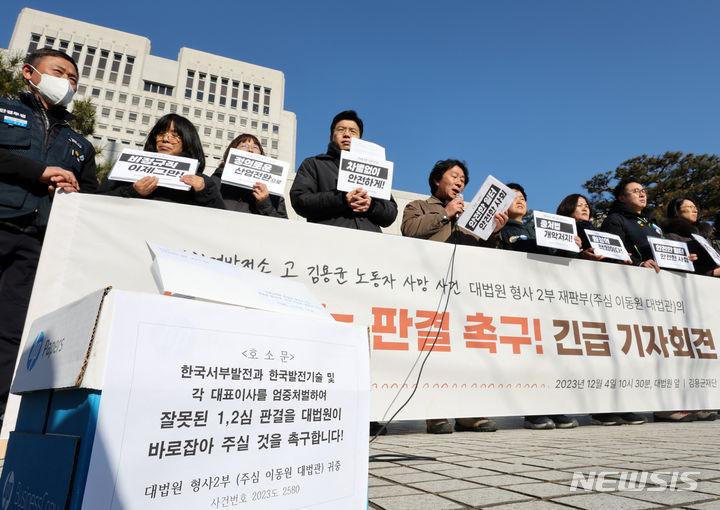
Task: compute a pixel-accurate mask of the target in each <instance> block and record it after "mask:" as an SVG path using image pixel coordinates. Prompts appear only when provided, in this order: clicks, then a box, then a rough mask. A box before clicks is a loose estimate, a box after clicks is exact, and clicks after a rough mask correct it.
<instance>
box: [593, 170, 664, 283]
mask: <svg viewBox="0 0 720 510" xmlns="http://www.w3.org/2000/svg"><path fill="white" fill-rule="evenodd" d="M613 195H614V196H615V201H614V202H613V203H612V205H611V206H610V212H609V214H608V216H607V218H605V221H603V224H602V227H600V230H602V231H603V232H610V233H611V234H616V235H618V236H620V239H622V242H623V244H624V245H625V248H626V249H627V250H628V251H629V252H630V258H631V259H632V261H633V264H634V265H636V266H640V267H648V268H652V269H654V270H655V272H657V273H659V272H660V266H658V265H657V262H655V260H654V259H653V255H652V249H651V248H650V243H649V242H648V240H647V236H651V237H663V233H662V230H661V229H660V227H659V226H658V225H656V224H655V218H654V217H653V215H652V213H651V211H650V210H648V208H647V193H646V191H645V188H643V185H642V184H640V183H639V182H638V180H637V179H635V178H633V177H627V178H625V179H622V180H621V181H620V182H619V183H618V185H617V186H615V189H613Z"/></svg>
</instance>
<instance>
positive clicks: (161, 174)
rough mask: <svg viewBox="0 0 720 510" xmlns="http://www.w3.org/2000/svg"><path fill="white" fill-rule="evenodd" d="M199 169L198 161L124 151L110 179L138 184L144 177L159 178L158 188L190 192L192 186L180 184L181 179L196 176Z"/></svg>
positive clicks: (167, 155)
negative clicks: (185, 176)
mask: <svg viewBox="0 0 720 510" xmlns="http://www.w3.org/2000/svg"><path fill="white" fill-rule="evenodd" d="M197 167H198V160H197V159H192V158H185V157H182V156H171V155H170V154H161V153H159V152H145V151H136V150H133V149H123V151H122V152H121V153H120V157H119V158H118V160H117V161H116V162H115V165H113V167H112V170H110V175H108V179H110V180H113V181H125V182H136V181H139V180H140V179H142V178H143V177H157V178H158V186H161V187H163V188H173V189H180V190H189V189H190V186H189V185H187V184H185V183H184V182H180V178H181V177H183V176H184V175H195V172H196V171H197Z"/></svg>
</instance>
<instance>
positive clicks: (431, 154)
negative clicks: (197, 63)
mask: <svg viewBox="0 0 720 510" xmlns="http://www.w3.org/2000/svg"><path fill="white" fill-rule="evenodd" d="M26 6H27V7H31V8H34V9H38V10H43V11H47V12H51V13H54V14H59V15H62V16H67V17H70V18H74V19H78V20H82V21H87V22H90V23H94V24H97V25H102V26H106V27H110V28H114V29H118V30H123V31H126V32H130V33H133V34H138V35H142V36H145V37H148V38H149V39H150V41H151V43H152V53H153V54H154V55H158V56H161V57H166V58H172V59H176V58H177V54H178V51H179V49H180V47H182V46H187V47H190V48H195V49H198V50H202V51H207V52H210V53H216V54H218V55H223V56H226V57H230V58H234V59H238V60H244V61H247V62H251V63H253V64H258V65H262V66H266V67H271V68H273V69H279V70H281V71H283V72H284V73H285V80H286V83H285V84H286V90H285V109H286V110H290V111H293V112H295V114H296V115H297V122H298V134H297V154H296V161H297V163H298V164H299V162H300V161H302V160H303V159H304V158H305V157H308V156H312V155H315V154H317V153H320V152H324V151H325V148H326V144H327V141H328V137H329V125H330V121H331V119H332V117H333V115H334V114H335V113H337V112H339V111H341V110H344V109H348V108H354V109H356V110H357V111H358V112H359V114H360V116H361V117H362V118H363V120H364V122H365V135H364V137H365V139H367V140H370V141H373V142H376V143H379V144H381V145H383V146H385V147H386V148H387V156H388V159H390V160H391V161H394V162H395V182H394V187H395V188H396V189H402V190H408V191H413V192H417V193H429V189H428V185H427V176H428V174H429V172H430V169H431V168H432V166H433V164H434V162H435V161H437V160H438V159H445V158H450V157H452V158H458V159H464V160H466V161H467V163H468V165H469V168H470V175H471V182H470V185H469V186H468V188H467V190H466V192H465V197H466V200H469V199H470V197H472V195H473V194H474V193H475V192H476V191H477V188H478V186H479V185H480V184H481V182H482V180H483V179H484V178H485V176H486V175H487V174H488V173H491V174H493V175H494V176H495V177H497V178H498V179H500V180H502V181H504V182H511V181H516V182H520V183H521V184H523V185H524V186H525V188H526V190H527V191H528V195H529V204H528V205H529V207H531V208H534V209H540V210H545V211H549V212H554V211H555V208H556V207H557V204H558V203H559V202H560V200H561V199H562V198H563V197H564V196H565V195H567V194H570V193H576V192H582V191H583V190H582V189H581V184H582V183H584V182H585V181H586V180H587V179H588V178H589V177H591V176H592V175H594V174H595V173H598V172H601V171H606V170H612V169H614V168H615V167H616V166H618V164H620V163H621V162H623V161H625V160H626V159H629V158H631V157H634V156H637V155H640V154H643V153H647V154H660V153H663V152H665V151H667V150H673V151H682V152H686V153H687V152H693V153H715V152H717V151H718V149H717V148H718V145H719V144H720V136H719V135H720V123H719V122H718V119H719V118H720V111H719V110H720V105H719V103H718V100H717V99H718V94H720V86H719V82H720V80H719V78H720V65H719V64H718V51H719V50H720V30H718V26H717V24H718V19H720V2H716V1H712V0H707V1H693V0H684V1H674V2H669V1H665V0H650V1H646V0H643V1H640V0H637V1H635V0H633V1H627V0H621V1H616V0H597V1H592V2H591V1H587V0H505V1H501V0H498V1H480V0H478V1H471V0H467V1H464V2H455V1H445V2H427V1H424V0H421V1H413V2H392V1H389V0H385V1H382V2H379V1H375V0H370V1H365V2H338V1H335V2H326V1H307V2H299V1H297V0H292V1H285V0H277V1H274V0H266V1H264V2H256V3H249V2H230V1H209V2H190V1H187V0H175V1H172V0H171V1H158V2H153V1H144V2H135V1H134V0H133V1H122V2H114V1H112V0H110V1H97V0H94V1H86V0H78V1H70V2H57V1H55V2H50V1H47V0H26V1H24V2H23V1H18V0H2V13H3V15H2V17H0V45H2V46H4V47H7V45H8V43H9V41H10V36H11V34H12V29H13V26H14V24H15V20H16V18H17V15H18V14H19V12H20V10H21V9H22V8H23V7H26Z"/></svg>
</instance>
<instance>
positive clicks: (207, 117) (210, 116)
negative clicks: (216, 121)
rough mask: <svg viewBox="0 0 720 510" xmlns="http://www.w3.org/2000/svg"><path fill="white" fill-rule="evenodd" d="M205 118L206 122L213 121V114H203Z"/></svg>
mask: <svg viewBox="0 0 720 510" xmlns="http://www.w3.org/2000/svg"><path fill="white" fill-rule="evenodd" d="M205 118H206V119H207V120H213V112H205Z"/></svg>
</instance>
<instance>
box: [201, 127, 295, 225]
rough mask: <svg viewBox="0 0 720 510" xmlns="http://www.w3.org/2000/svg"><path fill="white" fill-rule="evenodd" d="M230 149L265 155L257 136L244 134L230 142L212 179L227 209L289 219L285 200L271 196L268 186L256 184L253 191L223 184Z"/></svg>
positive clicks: (260, 183)
mask: <svg viewBox="0 0 720 510" xmlns="http://www.w3.org/2000/svg"><path fill="white" fill-rule="evenodd" d="M230 149H238V150H241V151H245V152H252V153H253V154H262V155H265V151H263V147H262V145H261V144H260V140H258V139H257V138H256V137H255V136H253V135H250V134H247V133H244V134H242V135H239V136H236V137H235V139H234V140H233V141H232V142H230V145H228V148H227V149H225V154H223V158H222V161H221V162H220V166H218V168H217V170H215V173H213V176H212V179H213V181H215V184H217V186H218V187H219V188H220V194H221V195H222V197H223V201H224V202H225V207H226V208H227V209H229V210H231V211H238V212H246V213H251V214H261V215H263V216H273V217H275V218H287V217H288V216H287V211H286V209H285V199H284V198H283V197H278V196H275V195H271V194H270V193H269V192H268V189H267V186H266V185H265V184H264V183H262V182H256V183H255V185H254V186H253V189H251V190H250V189H245V188H241V187H240V186H233V185H232V184H222V174H223V170H224V169H225V163H226V162H227V159H228V156H229V155H230Z"/></svg>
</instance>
